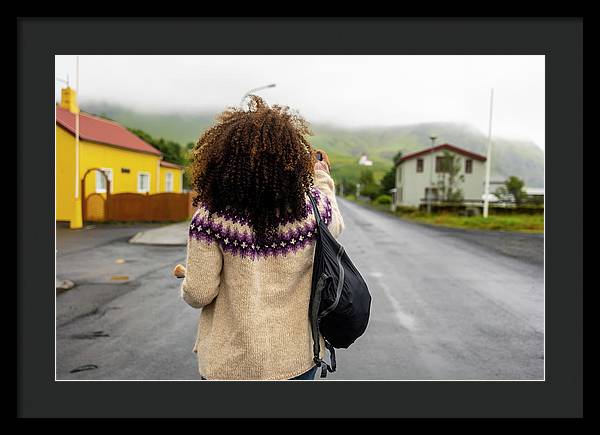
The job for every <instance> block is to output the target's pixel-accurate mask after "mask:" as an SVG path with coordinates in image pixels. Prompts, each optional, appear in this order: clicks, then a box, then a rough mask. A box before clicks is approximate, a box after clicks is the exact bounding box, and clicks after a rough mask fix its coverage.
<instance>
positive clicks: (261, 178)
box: [189, 95, 314, 242]
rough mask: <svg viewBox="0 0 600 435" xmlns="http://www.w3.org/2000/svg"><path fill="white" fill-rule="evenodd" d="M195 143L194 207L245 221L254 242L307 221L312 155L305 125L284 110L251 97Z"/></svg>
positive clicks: (295, 114) (228, 112) (256, 97)
mask: <svg viewBox="0 0 600 435" xmlns="http://www.w3.org/2000/svg"><path fill="white" fill-rule="evenodd" d="M216 121H217V122H216V123H215V124H214V125H213V126H211V127H210V128H208V129H207V130H206V131H205V132H204V133H203V134H202V136H200V138H199V139H198V141H197V142H196V144H195V146H194V148H193V150H192V155H191V158H190V168H189V169H190V172H191V187H192V189H193V190H194V192H195V196H194V199H193V205H194V206H198V205H199V204H202V205H203V206H204V207H205V208H206V209H208V210H209V211H210V212H211V213H224V212H227V213H230V212H231V211H233V212H234V213H235V214H236V215H238V216H240V217H243V218H244V219H246V220H247V221H248V222H249V224H250V225H251V227H252V229H253V230H254V234H255V237H256V239H257V240H259V241H265V242H266V241H271V240H272V239H273V238H274V237H275V236H276V234H277V227H278V225H279V223H281V222H282V221H290V220H295V219H301V218H302V217H304V216H306V202H305V198H306V197H305V194H306V193H307V192H308V191H309V189H310V187H311V185H312V183H313V175H314V166H313V165H314V159H313V155H314V150H313V148H312V147H311V145H310V143H309V142H308V136H309V135H311V132H310V129H309V126H308V124H307V122H306V121H305V120H304V119H303V118H302V117H301V116H300V115H299V114H297V113H292V112H291V111H290V109H289V107H286V106H279V105H273V106H268V105H267V104H266V103H265V102H264V101H263V100H262V99H261V98H260V97H258V96H256V95H251V96H250V102H249V106H248V110H243V109H242V108H234V107H231V108H228V109H227V110H226V111H224V112H223V113H221V114H220V115H219V116H218V117H217V120H216Z"/></svg>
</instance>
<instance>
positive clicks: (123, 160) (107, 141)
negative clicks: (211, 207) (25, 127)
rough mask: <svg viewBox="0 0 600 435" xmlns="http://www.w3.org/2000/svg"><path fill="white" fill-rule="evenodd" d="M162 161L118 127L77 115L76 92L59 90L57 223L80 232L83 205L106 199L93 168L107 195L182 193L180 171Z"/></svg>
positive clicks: (151, 149)
mask: <svg viewBox="0 0 600 435" xmlns="http://www.w3.org/2000/svg"><path fill="white" fill-rule="evenodd" d="M77 114H79V116H77ZM77 123H78V124H79V125H78V126H77ZM77 130H79V146H77V145H76V142H77V140H76V132H77ZM162 157H163V156H162V153H161V152H160V151H159V150H157V149H156V148H154V147H153V146H152V145H150V144H148V143H146V142H144V141H143V140H142V139H140V138H139V137H137V136H136V135H134V134H133V133H131V132H130V131H129V130H127V129H126V128H125V127H123V126H122V125H120V124H118V123H116V122H113V121H109V120H106V119H103V118H99V117H96V116H94V115H91V114H88V113H84V112H79V107H78V105H77V96H76V93H75V91H74V90H73V89H72V88H70V87H66V88H64V89H62V94H61V103H60V105H57V107H56V220H57V221H68V222H70V224H71V227H74V228H77V227H80V226H81V201H86V200H87V199H88V198H89V196H90V195H92V194H97V195H96V196H98V194H99V195H101V196H103V197H105V196H106V187H107V186H106V184H107V183H106V180H105V177H104V176H103V175H102V173H100V172H99V171H96V170H93V169H94V168H99V169H101V170H102V171H104V173H105V174H106V175H107V176H108V179H109V180H110V190H111V191H110V193H111V194H116V193H143V194H155V193H161V192H175V193H181V192H183V167H182V166H180V165H176V164H174V163H169V162H165V161H164V160H163V159H162ZM76 174H77V175H76ZM84 177H85V185H84V186H83V189H82V185H81V180H82V179H83V178H84ZM81 190H83V191H84V192H81ZM82 193H84V194H85V197H82Z"/></svg>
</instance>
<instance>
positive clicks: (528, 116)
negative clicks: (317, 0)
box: [55, 55, 545, 148]
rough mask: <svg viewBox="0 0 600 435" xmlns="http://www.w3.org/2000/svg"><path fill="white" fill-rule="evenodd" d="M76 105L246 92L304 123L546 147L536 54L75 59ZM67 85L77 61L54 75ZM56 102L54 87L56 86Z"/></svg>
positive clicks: (148, 107) (65, 60) (201, 105)
mask: <svg viewBox="0 0 600 435" xmlns="http://www.w3.org/2000/svg"><path fill="white" fill-rule="evenodd" d="M79 62H80V63H79V73H80V77H79V88H80V103H81V104H82V105H83V106H85V104H86V102H88V103H89V102H106V103H112V104H119V105H124V106H127V107H129V108H132V109H136V110H140V111H151V112H178V111H179V112H190V111H206V110H209V111H220V110H223V109H224V108H225V107H226V106H229V105H237V104H239V101H240V97H241V96H242V95H243V94H244V93H245V92H246V91H248V90H250V89H252V88H256V87H259V86H262V85H267V84H270V83H275V84H276V85H277V86H276V87H275V88H271V89H266V90H263V91H260V92H257V93H258V94H259V95H261V96H263V97H264V98H265V99H266V100H267V101H268V102H269V103H270V104H275V103H277V104H282V105H288V106H290V107H292V108H294V109H298V110H299V111H300V113H301V114H302V115H303V116H304V117H305V118H306V119H307V120H308V121H309V122H314V123H320V122H329V123H334V124H339V125H341V126H344V127H366V126H393V125H404V124H412V123H419V122H437V121H442V122H460V123H467V124H470V125H472V126H474V127H476V128H477V129H479V130H480V131H481V132H483V133H484V134H487V131H488V120H489V94H490V89H491V88H492V87H493V88H494V116H493V127H492V128H493V131H492V134H495V135H498V136H502V137H506V138H516V139H527V140H532V141H534V142H535V143H536V144H538V145H539V146H540V147H542V148H544V145H545V135H544V129H545V123H544V119H545V112H544V110H545V109H544V105H545V101H544V98H545V90H544V88H545V77H544V56H450V55H444V56H429V55H428V56H419V55H415V56H387V55H386V56H335V55H332V56H279V55H278V56H254V55H247V56H229V55H227V56H225V55H222V56H139V55H132V56H114V55H111V56H80V61H79ZM67 75H69V79H70V82H71V86H72V87H75V56H56V76H57V77H59V78H63V79H66V77H67ZM55 84H56V86H55V96H56V100H57V101H58V100H59V99H60V88H61V87H62V86H63V84H62V83H60V82H55Z"/></svg>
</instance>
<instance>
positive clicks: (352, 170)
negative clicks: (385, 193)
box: [83, 104, 544, 187]
mask: <svg viewBox="0 0 600 435" xmlns="http://www.w3.org/2000/svg"><path fill="white" fill-rule="evenodd" d="M83 109H84V110H86V111H88V112H90V113H95V114H97V115H103V116H106V117H108V118H111V119H114V120H115V121H118V122H120V123H122V124H124V125H125V126H127V127H130V128H136V129H141V130H144V131H146V132H148V133H149V134H151V135H152V136H156V137H163V138H165V139H168V140H172V141H175V142H179V143H180V144H182V145H185V144H187V143H189V142H195V141H196V139H197V138H198V137H199V136H200V134H201V133H202V131H204V129H206V128H207V127H208V126H209V125H210V124H212V123H213V122H214V119H215V113H194V114H191V113H190V114H176V113H171V114H153V113H141V112H136V111H133V110H129V109H127V108H124V107H118V106H112V105H107V104H90V105H86V106H85V107H83ZM312 130H313V133H314V136H313V137H312V138H311V141H312V143H313V145H314V146H315V147H318V148H323V149H324V150H325V151H326V152H327V153H328V154H329V156H330V158H331V162H332V165H333V167H332V172H333V175H334V177H335V178H336V179H341V178H346V179H348V180H356V179H357V178H358V175H359V173H360V170H361V169H363V167H362V166H360V165H358V163H357V162H358V159H359V157H360V155H361V154H362V153H366V154H367V156H368V158H369V160H372V161H373V166H372V167H371V168H372V170H373V172H374V175H375V179H377V180H378V179H379V178H380V177H381V176H383V174H384V173H385V172H386V171H387V170H388V169H389V168H390V167H391V166H392V160H391V159H392V158H393V156H394V155H395V154H396V153H397V152H398V151H402V152H403V153H404V154H406V153H409V152H413V151H416V150H419V149H423V148H426V147H429V146H430V140H429V136H430V135H431V134H435V135H436V136H437V137H438V139H437V142H436V143H438V144H440V143H446V142H447V143H452V144H454V145H457V146H459V147H461V148H465V149H467V150H470V151H473V152H476V153H479V154H483V155H485V154H486V147H487V137H486V136H485V135H484V134H483V133H482V132H480V131H478V130H476V129H474V128H472V127H470V126H468V125H463V124H456V123H443V122H437V123H421V124H412V125H404V126H397V127H371V128H357V129H351V128H342V127H337V126H332V125H327V124H313V125H312ZM510 175H516V176H518V177H520V178H522V179H523V180H525V183H526V185H527V186H529V187H543V185H544V152H543V151H542V150H541V148H539V147H538V146H536V145H535V144H534V143H533V142H527V141H519V140H509V139H503V138H496V139H495V141H494V148H493V154H492V178H493V179H505V178H507V177H508V176H510Z"/></svg>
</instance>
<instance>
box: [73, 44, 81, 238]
mask: <svg viewBox="0 0 600 435" xmlns="http://www.w3.org/2000/svg"><path fill="white" fill-rule="evenodd" d="M74 98H75V101H74V102H71V103H72V104H73V103H74V106H75V203H74V211H73V218H72V219H71V224H70V228H71V229H80V228H83V202H82V199H81V197H80V196H81V195H80V192H79V189H80V185H79V183H80V182H79V102H78V98H79V56H77V57H76V58H75V97H74Z"/></svg>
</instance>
